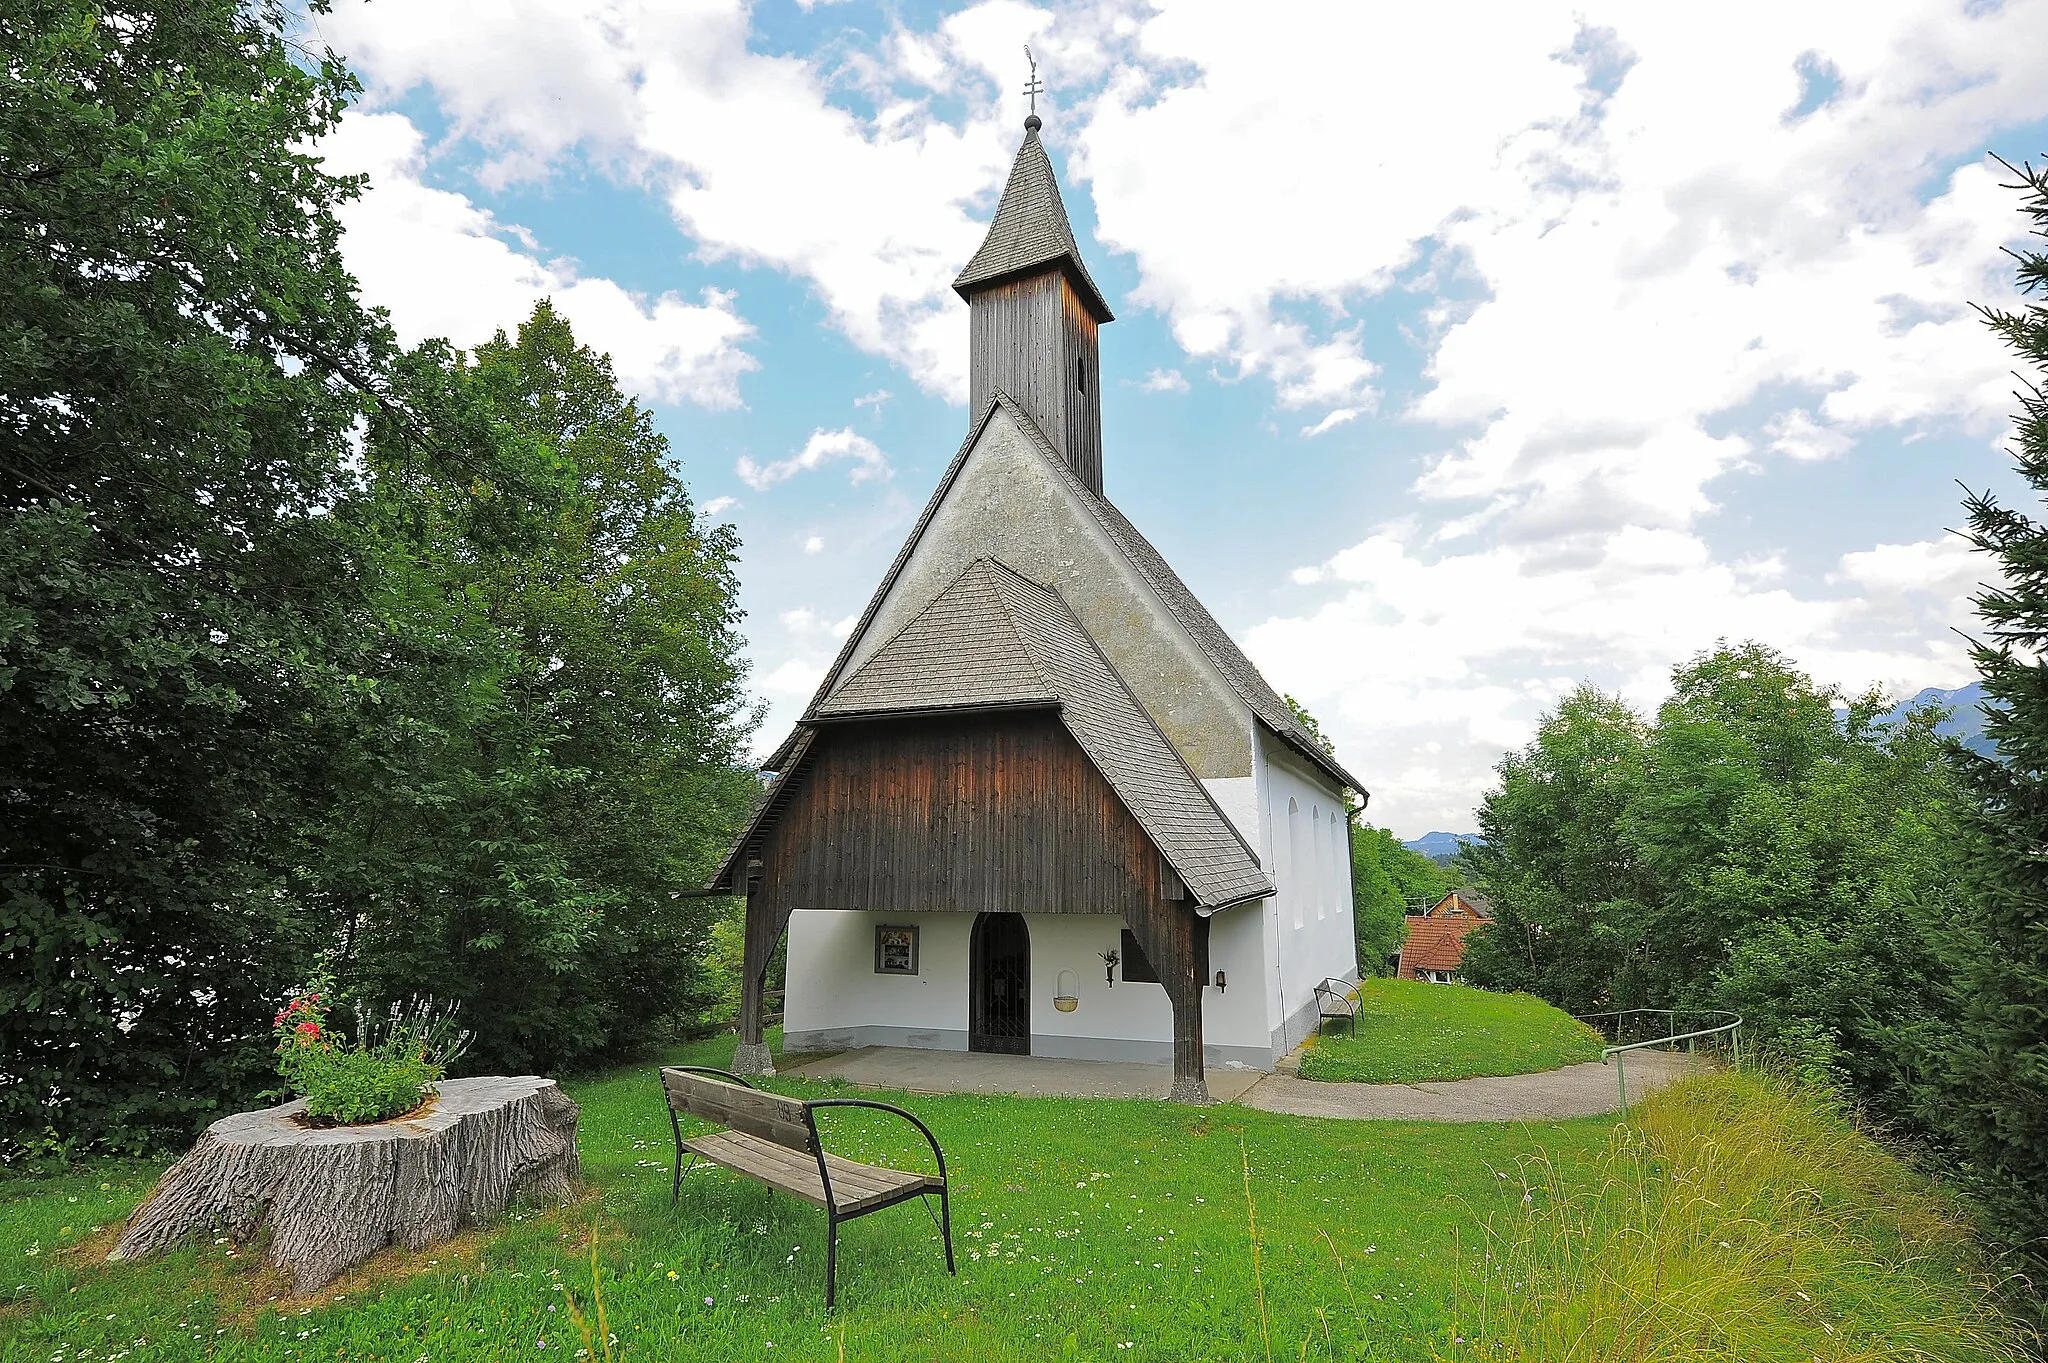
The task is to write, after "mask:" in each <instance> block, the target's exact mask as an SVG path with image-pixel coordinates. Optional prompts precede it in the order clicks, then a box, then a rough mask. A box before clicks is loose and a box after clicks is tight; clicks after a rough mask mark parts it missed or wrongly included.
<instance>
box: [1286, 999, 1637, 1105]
mask: <svg viewBox="0 0 2048 1363" xmlns="http://www.w3.org/2000/svg"><path fill="white" fill-rule="evenodd" d="M1359 990H1360V997H1361V1000H1362V1002H1363V1003H1364V1008H1363V1009H1362V1011H1361V1012H1360V1013H1359V1015H1358V1035H1357V1037H1356V1038H1355V1039H1354V1038H1353V1037H1352V1036H1351V1034H1350V1028H1349V1027H1348V1025H1345V1024H1340V1023H1330V1024H1329V1025H1328V1026H1327V1027H1326V1028H1325V1029H1324V1031H1323V1034H1322V1035H1321V1036H1320V1037H1319V1038H1317V1040H1316V1043H1315V1045H1313V1046H1311V1047H1310V1048H1309V1050H1308V1051H1307V1052H1306V1053H1305V1054H1304V1055H1303V1056H1302V1058H1301V1076H1302V1078H1304V1079H1328V1080H1337V1081H1348V1082H1350V1083H1357V1084H1416V1083H1424V1082H1427V1081H1430V1080H1438V1079H1470V1078H1472V1077H1473V1076H1475V1075H1483V1074H1533V1073H1536V1072H1537V1071H1540V1070H1554V1069H1557V1068H1559V1067H1560V1066H1563V1065H1576V1064H1578V1063H1579V1062H1580V1061H1582V1060H1598V1059H1599V1058H1600V1047H1601V1040H1600V1035H1599V1033H1597V1032H1595V1031H1594V1030H1593V1029H1592V1028H1590V1027H1588V1026H1586V1025H1585V1024H1584V1023H1582V1022H1574V1021H1573V1020H1572V1019H1571V1018H1570V1017H1568V1016H1567V1015H1565V1014H1564V1013H1561V1012H1559V1011H1558V1010H1557V1009H1555V1008H1553V1007H1551V1006H1550V1005H1549V1004H1547V1003H1545V1002H1544V1001H1543V1000H1542V999H1539V998H1533V997H1531V996H1530V995H1528V994H1491V993H1488V992H1487V991H1486V990H1484V989H1469V988H1467V987H1466V986H1464V985H1461V984H1424V983H1423V982H1421V981H1419V980H1386V979H1369V980H1366V981H1364V982H1363V983H1362V984H1361V985H1360V986H1359Z"/></svg>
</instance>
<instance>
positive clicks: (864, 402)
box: [853, 388, 895, 416]
mask: <svg viewBox="0 0 2048 1363" xmlns="http://www.w3.org/2000/svg"><path fill="white" fill-rule="evenodd" d="M894 396H895V394H893V393H891V392H890V391H889V390H888V389H886V388H877V389H876V390H875V391H874V392H872V393H863V394H861V395H860V396H859V397H857V398H855V399H854V400H853V405H854V407H855V409H859V408H862V407H868V408H872V409H873V411H874V414H875V415H876V416H880V415H881V414H882V407H883V405H884V404H886V403H887V402H888V401H889V399H890V398H892V397H894Z"/></svg>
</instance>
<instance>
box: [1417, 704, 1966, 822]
mask: <svg viewBox="0 0 2048 1363" xmlns="http://www.w3.org/2000/svg"><path fill="white" fill-rule="evenodd" d="M1983 704H1984V683H1983V682H1980V681H1974V682H1971V683H1970V684H1969V685H1968V686H1959V687H1957V688H1956V689H1955V690H1953V691H1944V690H1942V689H1940V688H1939V687H1935V686H1930V687H1928V688H1927V689H1926V690H1925V691H1922V692H1921V693H1920V694H1919V695H1917V696H1914V697H1913V698H1912V699H1911V700H1907V701H1902V702H1900V703H1899V704H1898V705H1896V706H1894V707H1893V708H1892V709H1891V710H1890V711H1888V712H1887V713H1886V714H1884V715H1883V716H1881V719H1882V720H1883V721H1884V722H1885V723H1888V724H1895V723H1897V722H1898V721H1899V720H1901V719H1903V718H1905V715H1906V712H1907V711H1908V710H1917V709H1919V708H1920V707H1921V706H1923V705H1945V706H1947V707H1948V708H1949V709H1950V711H1952V713H1951V714H1950V715H1949V717H1948V718H1947V719H1945V720H1943V721H1942V722H1941V723H1940V724H1937V725H1936V726H1935V731H1936V732H1937V733H1944V734H1951V735H1953V736H1954V737H1956V738H1960V739H1962V740H1963V746H1964V747H1966V748H1968V749H1970V750H1971V751H1972V752H1979V753H1982V754H1984V755H1985V756H1986V757H1996V756H1997V755H1998V750H1997V749H1996V748H1994V747H1993V746H1992V745H1991V740H1990V739H1988V738H1986V737H1985V736H1984V711H1983V708H1982V706H1983ZM1430 836H1431V837H1435V836H1436V835H1435V834H1433V833H1432V834H1431V835H1430Z"/></svg>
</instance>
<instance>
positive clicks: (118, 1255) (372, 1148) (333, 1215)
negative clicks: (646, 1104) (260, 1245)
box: [107, 1075, 581, 1292]
mask: <svg viewBox="0 0 2048 1363" xmlns="http://www.w3.org/2000/svg"><path fill="white" fill-rule="evenodd" d="M305 1106H306V1100H305V1099H303V1098H301V1099H298V1100H296V1101H294V1102H290V1103H286V1104H284V1105H283V1106H281V1107H272V1108H265V1109H263V1110H262V1111H261V1112H242V1113H238V1114H236V1115H235V1116H232V1117H223V1118H221V1119H220V1120H219V1121H217V1122H215V1123H214V1124H213V1125H212V1126H210V1127H208V1128H207V1129H206V1134H205V1135H203V1136H201V1137H200V1138H199V1143H198V1144H197V1145H195V1146H193V1147H192V1148H191V1149H190V1150H189V1151H187V1152H186V1153H185V1157H184V1158H183V1159H181V1160H179V1161H178V1162H177V1163H176V1164H174V1165H172V1166H171V1168H170V1169H169V1171H168V1172H166V1173H165V1174H164V1176H163V1178H161V1179H160V1180H158V1182H157V1186H156V1191H155V1192H154V1193H153V1194H151V1196H150V1199H149V1201H147V1202H145V1203H143V1204H142V1206H141V1207H140V1208H139V1209H137V1211H136V1213H135V1215H134V1217H133V1218H131V1219H130V1221H129V1222H128V1230H127V1232H126V1233H125V1234H123V1235H122V1237H121V1243H120V1244H118V1245H116V1246H115V1247H114V1252H113V1253H112V1254H110V1255H108V1256H107V1257H108V1258H109V1259H110V1260H120V1259H146V1258H148V1257H149V1256H150V1255H153V1254H157V1253H160V1252H161V1251H163V1250H165V1249H167V1248H169V1247H170V1246H171V1245H173V1244H175V1243H176V1242H177V1241H179V1240H181V1239H183V1238H184V1237H185V1236H186V1235H188V1234H190V1233H192V1232H194V1231H200V1230H212V1229H214V1228H221V1229H223V1230H224V1231H225V1233H226V1234H228V1235H230V1236H232V1237H233V1238H234V1239H235V1240H237V1241H242V1240H246V1239H248V1238H249V1237H250V1236H251V1235H253V1234H254V1233H255V1231H256V1229H257V1228H258V1227H259V1226H261V1225H265V1224H268V1226H269V1227H270V1262H271V1263H273V1264H275V1265H277V1266H278V1267H279V1268H282V1269H287V1270H289V1271H290V1272H291V1274H292V1275H293V1279H294V1290H295V1291H299V1292H311V1291H314V1290H315V1289H317V1288H320V1287H323V1286H325V1285H326V1284H328V1283H330V1282H332V1281H333V1280H334V1279H335V1278H336V1277H338V1276H339V1275H340V1274H341V1273H343V1272H344V1271H346V1270H347V1269H350V1268H353V1267H354V1266H355V1265H357V1264H359V1263H361V1262H363V1260H365V1259H367V1258H369V1257H370V1256H371V1255H372V1254H375V1253H376V1252H377V1251H378V1250H380V1249H382V1248H384V1247H385V1246H386V1245H394V1244H395V1245H403V1246H405V1247H406V1248H407V1249H424V1248H426V1247H427V1246H428V1245H432V1244H435V1243H437V1242H438V1241H442V1240H446V1239H447V1238H448V1237H449V1236H451V1235H453V1234H455V1232H456V1231H457V1230H459V1229H461V1228H462V1227H464V1226H467V1225H472V1224H474V1223H476V1222H479V1221H484V1220H488V1219H490V1218H491V1217H494V1216H497V1215H498V1214H499V1213H501V1212H503V1211H504V1210H505V1205H506V1203H507V1202H508V1201H510V1200H511V1197H512V1194H513V1193H514V1192H515V1191H524V1192H526V1193H528V1194H530V1195H532V1196H535V1197H541V1198H550V1199H555V1200H558V1201H567V1200H568V1198H569V1196H570V1192H571V1184H572V1183H573V1181H574V1180H575V1179H576V1178H577V1177H578V1176H579V1174H580V1173H581V1165H580V1164H579V1163H578V1160H577V1156H576V1116H577V1111H576V1104H575V1103H573V1102H571V1101H570V1100H569V1097H568V1095H567V1094H565V1093H563V1092H562V1090H561V1089H560V1088H558V1087H557V1086H556V1084H555V1081H554V1080H552V1079H542V1078H540V1077H538V1076H535V1075H523V1076H520V1077H518V1078H504V1077H500V1076H487V1077H483V1078H477V1079H448V1080H443V1081H442V1083H441V1085H440V1092H439V1093H438V1094H437V1095H436V1096H435V1097H433V1098H430V1099H428V1100H427V1103H426V1105H425V1106H424V1107H422V1108H420V1109H419V1110H418V1111H416V1112H414V1113H412V1114H410V1115H409V1116H405V1117H396V1118H393V1119H392V1120H390V1121H388V1122H378V1123H376V1124H374V1125H370V1126H331V1127H314V1126H308V1125H306V1124H305V1123H304V1121H303V1119H302V1117H301V1116H300V1114H301V1113H302V1112H303V1111H304V1110H305Z"/></svg>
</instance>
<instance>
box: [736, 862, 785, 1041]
mask: <svg viewBox="0 0 2048 1363" xmlns="http://www.w3.org/2000/svg"><path fill="white" fill-rule="evenodd" d="M754 865H758V863H755V864H754ZM754 865H750V866H749V868H748V869H749V872H750V875H749V879H748V881H747V926H746V934H745V936H746V941H745V952H744V961H743V964H742V966H741V971H742V973H741V976H740V1044H739V1047H738V1049H736V1050H735V1051H734V1052H733V1057H732V1071H733V1073H734V1074H773V1073H775V1060H774V1057H772V1056H771V1055H769V1053H768V1043H767V1042H766V1041H765V1040H764V1039H763V1037H762V1028H761V994H762V991H763V990H764V989H766V988H767V984H768V958H769V957H770V956H773V955H774V954H775V943H776V942H777V941H779V940H780V939H781V937H782V922H781V916H780V915H779V914H778V913H777V912H776V911H775V909H774V907H773V906H772V905H771V904H770V903H769V899H768V896H766V895H763V894H761V893H760V892H759V886H758V883H757V882H756V881H755V880H754V879H753V877H752V875H751V872H752V871H753V870H754Z"/></svg>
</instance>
